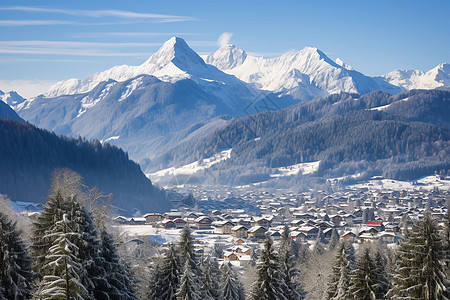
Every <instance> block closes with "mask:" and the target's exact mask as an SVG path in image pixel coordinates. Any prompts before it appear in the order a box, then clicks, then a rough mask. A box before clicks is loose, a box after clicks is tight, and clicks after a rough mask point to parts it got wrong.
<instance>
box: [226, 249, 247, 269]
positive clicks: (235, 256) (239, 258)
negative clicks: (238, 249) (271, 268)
mask: <svg viewBox="0 0 450 300" xmlns="http://www.w3.org/2000/svg"><path fill="white" fill-rule="evenodd" d="M223 259H224V260H225V261H228V262H230V263H231V264H233V265H235V266H241V267H242V266H247V265H249V264H250V263H251V262H252V257H251V255H247V254H241V253H235V252H231V251H230V252H228V251H226V252H224V253H223Z"/></svg>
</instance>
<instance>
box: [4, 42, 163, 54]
mask: <svg viewBox="0 0 450 300" xmlns="http://www.w3.org/2000/svg"><path fill="white" fill-rule="evenodd" d="M153 46H160V44H159V43H101V42H73V41H0V53H3V54H41V55H50V54H52V55H62V56H125V57H127V56H128V57H135V56H138V57H141V56H148V55H150V52H127V51H126V50H127V49H132V50H133V51H136V50H135V49H136V48H145V50H147V49H148V48H149V47H153ZM117 49H121V50H117Z"/></svg>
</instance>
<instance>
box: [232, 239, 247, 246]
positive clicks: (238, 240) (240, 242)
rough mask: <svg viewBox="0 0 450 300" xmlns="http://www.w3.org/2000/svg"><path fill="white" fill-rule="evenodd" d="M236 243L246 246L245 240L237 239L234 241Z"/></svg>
mask: <svg viewBox="0 0 450 300" xmlns="http://www.w3.org/2000/svg"><path fill="white" fill-rule="evenodd" d="M234 243H235V244H240V245H242V244H245V241H244V240H243V239H237V240H235V241H234Z"/></svg>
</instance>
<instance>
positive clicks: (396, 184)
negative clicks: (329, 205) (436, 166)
mask: <svg viewBox="0 0 450 300" xmlns="http://www.w3.org/2000/svg"><path fill="white" fill-rule="evenodd" d="M349 187H350V188H369V189H373V190H393V191H400V190H407V191H413V190H420V189H422V190H427V191H430V190H433V189H435V188H438V189H441V190H448V189H450V180H448V179H440V178H439V176H435V175H431V176H426V177H422V178H420V179H418V180H415V181H400V180H393V179H381V178H380V179H372V180H368V181H364V182H362V183H358V184H354V185H351V186H349Z"/></svg>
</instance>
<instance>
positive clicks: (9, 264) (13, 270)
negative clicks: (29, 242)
mask: <svg viewBox="0 0 450 300" xmlns="http://www.w3.org/2000/svg"><path fill="white" fill-rule="evenodd" d="M31 266H32V260H31V258H30V256H29V255H28V249H27V247H26V246H25V243H24V242H23V240H22V238H21V232H20V231H19V230H18V229H17V226H16V223H13V221H12V220H10V219H9V218H8V216H6V215H5V214H3V213H2V212H0V299H13V300H19V299H29V298H30V296H31V283H32V281H33V278H34V274H33V273H32V272H31Z"/></svg>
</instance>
